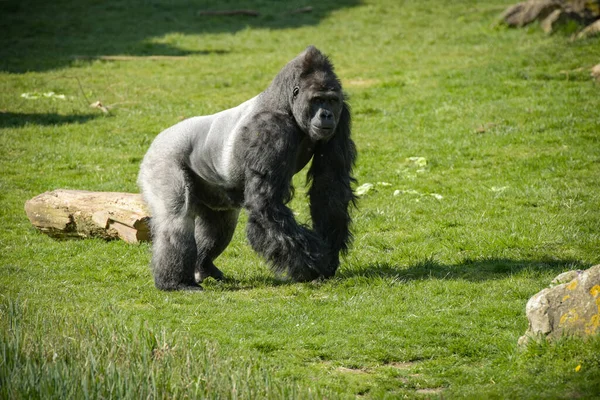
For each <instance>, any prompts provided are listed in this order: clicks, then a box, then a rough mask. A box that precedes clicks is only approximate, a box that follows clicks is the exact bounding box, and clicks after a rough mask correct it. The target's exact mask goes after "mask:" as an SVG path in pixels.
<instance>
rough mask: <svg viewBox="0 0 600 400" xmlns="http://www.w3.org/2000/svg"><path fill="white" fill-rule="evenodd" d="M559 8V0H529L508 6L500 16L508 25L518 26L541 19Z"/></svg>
mask: <svg viewBox="0 0 600 400" xmlns="http://www.w3.org/2000/svg"><path fill="white" fill-rule="evenodd" d="M560 8H561V4H560V2H558V1H555V0H529V1H524V2H522V3H518V4H515V5H514V6H511V7H509V8H508V9H507V10H506V11H504V13H503V14H502V16H501V18H502V20H503V21H504V23H505V24H507V25H508V26H512V27H517V28H520V27H523V26H525V25H528V24H530V23H532V22H534V21H537V20H543V19H545V18H546V17H548V16H549V15H550V14H551V13H552V12H553V11H554V10H557V9H560Z"/></svg>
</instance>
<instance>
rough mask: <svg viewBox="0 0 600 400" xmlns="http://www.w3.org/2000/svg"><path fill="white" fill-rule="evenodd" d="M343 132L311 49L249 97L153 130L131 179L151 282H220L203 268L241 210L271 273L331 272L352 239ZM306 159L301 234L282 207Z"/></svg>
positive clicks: (330, 77) (342, 111)
mask: <svg viewBox="0 0 600 400" xmlns="http://www.w3.org/2000/svg"><path fill="white" fill-rule="evenodd" d="M350 125H351V124H350V109H349V107H348V105H347V103H346V101H345V99H344V95H343V92H342V88H341V84H340V82H339V80H338V78H337V76H336V75H335V73H334V71H333V66H332V64H331V63H330V61H329V60H328V58H327V57H326V56H324V55H323V54H322V53H321V52H320V51H319V50H317V49H316V48H315V47H312V46H311V47H308V48H307V49H306V50H305V51H304V52H303V53H301V54H300V55H299V56H298V57H296V58H295V59H293V60H292V61H291V62H289V63H288V64H287V65H286V66H285V67H284V68H283V69H282V70H281V71H280V72H279V74H278V75H277V76H276V77H275V79H274V80H273V83H272V84H271V85H270V86H269V87H268V88H267V89H266V90H265V91H264V92H263V93H261V94H260V95H258V96H257V97H255V98H253V99H251V100H248V101H247V102H245V103H243V104H241V105H240V106H238V107H235V108H232V109H229V110H225V111H223V112H221V113H218V114H214V115H211V116H205V117H195V118H191V119H189V120H186V121H183V122H181V123H179V124H177V125H175V126H173V127H171V128H169V129H167V130H165V131H164V132H162V133H161V134H160V135H159V136H158V137H157V138H156V139H155V141H154V142H153V144H152V146H151V147H150V149H149V150H148V153H147V154H146V156H145V157H144V161H143V162H142V166H141V169H140V176H139V179H138V182H139V184H140V187H141V189H142V193H143V195H144V198H145V200H146V202H147V203H148V205H149V207H150V209H151V214H152V224H151V227H152V235H153V242H154V243H153V257H152V265H153V271H154V278H155V283H156V286H157V287H158V288H159V289H164V290H175V289H200V286H199V285H198V284H197V281H202V280H203V279H205V278H207V277H209V276H212V277H213V278H216V279H222V277H223V274H222V273H221V271H219V269H217V267H215V265H214V264H213V261H214V259H215V258H216V257H217V256H218V255H219V254H221V252H222V251H223V250H224V249H225V248H226V247H227V245H228V244H229V241H230V240H231V237H232V234H233V231H234V229H235V225H236V223H237V217H238V213H239V209H240V208H241V207H244V208H246V210H247V211H248V224H247V229H246V230H247V236H248V240H249V242H250V244H251V245H252V248H253V249H254V250H255V251H257V252H258V253H260V254H261V255H262V256H264V257H265V258H266V259H267V261H268V262H269V263H270V265H271V266H272V268H273V270H274V271H275V272H276V273H285V274H287V275H288V276H290V277H291V278H292V279H294V280H297V281H306V280H312V279H315V278H318V277H321V276H322V277H331V276H333V275H334V274H335V272H336V270H337V268H338V266H339V255H340V253H344V252H346V251H347V250H348V246H349V244H350V242H351V239H352V235H351V233H350V229H349V228H350V223H351V217H350V214H349V206H350V204H351V203H353V202H354V201H355V196H354V194H353V192H352V189H351V187H350V185H351V183H352V181H353V178H352V176H351V172H352V167H353V164H354V160H355V157H356V149H355V146H354V143H353V142H352V140H351V138H350ZM311 158H312V165H311V167H310V169H309V172H308V180H309V182H310V184H311V187H310V189H309V198H310V210H311V217H312V222H313V226H312V228H311V227H308V226H304V225H301V224H298V223H297V222H296V220H295V219H294V216H293V213H292V211H291V210H290V209H289V208H288V207H287V206H286V204H287V203H288V202H289V201H290V199H291V198H292V196H293V188H292V184H291V182H292V177H293V175H294V174H296V173H297V172H298V171H300V170H301V169H302V168H303V167H304V165H306V164H307V163H308V162H309V161H310V160H311ZM194 272H196V278H195V277H194Z"/></svg>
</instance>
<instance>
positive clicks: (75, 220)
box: [25, 189, 150, 243]
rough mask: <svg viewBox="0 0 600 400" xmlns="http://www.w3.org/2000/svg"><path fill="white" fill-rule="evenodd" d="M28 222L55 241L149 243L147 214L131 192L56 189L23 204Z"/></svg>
mask: <svg viewBox="0 0 600 400" xmlns="http://www.w3.org/2000/svg"><path fill="white" fill-rule="evenodd" d="M25 212H26V213H27V217H28V218H29V221H31V223H32V224H33V226H35V227H36V228H37V229H39V230H40V231H41V232H43V233H45V234H47V235H49V236H52V237H55V238H88V237H100V238H103V239H107V240H110V239H122V240H124V241H126V242H129V243H138V242H140V241H148V240H150V229H149V220H150V215H149V213H148V211H147V209H146V205H145V204H144V201H143V200H142V196H141V195H139V194H134V193H119V192H88V191H85V190H64V189H58V190H54V191H51V192H46V193H42V194H40V195H38V196H36V197H34V198H32V199H30V200H28V201H27V202H25Z"/></svg>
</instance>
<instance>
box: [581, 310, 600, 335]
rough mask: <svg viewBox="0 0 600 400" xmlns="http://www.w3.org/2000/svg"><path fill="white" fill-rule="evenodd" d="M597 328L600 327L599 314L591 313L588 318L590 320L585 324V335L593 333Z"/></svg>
mask: <svg viewBox="0 0 600 400" xmlns="http://www.w3.org/2000/svg"><path fill="white" fill-rule="evenodd" d="M598 328H600V314H594V315H592V318H590V321H589V322H588V323H587V324H585V333H586V334H587V335H593V334H595V333H596V331H597V330H598Z"/></svg>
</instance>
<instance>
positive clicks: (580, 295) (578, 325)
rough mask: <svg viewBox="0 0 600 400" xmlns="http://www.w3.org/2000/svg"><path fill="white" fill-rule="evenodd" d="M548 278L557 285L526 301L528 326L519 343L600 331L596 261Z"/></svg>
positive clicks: (599, 268) (599, 270) (599, 284)
mask: <svg viewBox="0 0 600 400" xmlns="http://www.w3.org/2000/svg"><path fill="white" fill-rule="evenodd" d="M569 278H572V279H571V280H568V279H569ZM567 280H568V281H567ZM552 282H556V283H557V286H554V287H551V288H546V289H544V290H542V291H541V292H539V293H537V294H536V295H534V296H533V297H532V298H531V299H529V301H528V302H527V306H526V313H527V319H528V320H529V328H528V329H527V332H525V335H523V336H521V338H520V339H519V344H525V343H527V342H528V341H529V340H530V339H548V340H552V339H556V338H559V337H561V336H564V335H574V336H591V335H596V334H598V333H600V264H599V265H596V266H594V267H591V268H589V269H588V270H585V271H569V272H567V273H563V274H560V275H559V276H557V277H556V278H555V279H554V280H553V281H552ZM560 282H564V283H560Z"/></svg>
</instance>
